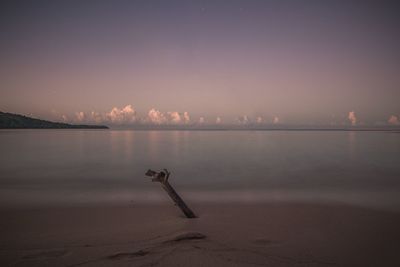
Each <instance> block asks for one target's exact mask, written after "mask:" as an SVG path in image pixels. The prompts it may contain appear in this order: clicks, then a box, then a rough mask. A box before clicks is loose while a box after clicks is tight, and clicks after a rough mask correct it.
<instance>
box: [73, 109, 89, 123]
mask: <svg viewBox="0 0 400 267" xmlns="http://www.w3.org/2000/svg"><path fill="white" fill-rule="evenodd" d="M75 119H76V120H77V121H78V122H83V121H85V120H86V114H85V112H83V111H80V112H76V113H75Z"/></svg>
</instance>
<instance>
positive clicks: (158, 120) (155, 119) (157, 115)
mask: <svg viewBox="0 0 400 267" xmlns="http://www.w3.org/2000/svg"><path fill="white" fill-rule="evenodd" d="M147 119H148V121H149V122H151V123H154V124H163V123H165V122H166V121H167V118H166V117H165V116H164V114H163V113H161V112H160V111H158V110H156V109H154V108H152V109H150V110H149V113H148V114H147Z"/></svg>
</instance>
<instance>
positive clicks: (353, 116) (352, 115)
mask: <svg viewBox="0 0 400 267" xmlns="http://www.w3.org/2000/svg"><path fill="white" fill-rule="evenodd" d="M347 118H348V119H349V121H350V122H351V125H353V126H354V125H356V124H357V117H356V113H355V112H354V111H350V112H349V115H348V116H347Z"/></svg>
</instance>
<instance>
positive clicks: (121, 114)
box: [106, 105, 136, 124]
mask: <svg viewBox="0 0 400 267" xmlns="http://www.w3.org/2000/svg"><path fill="white" fill-rule="evenodd" d="M106 118H107V119H108V120H109V121H110V122H111V123H116V124H129V123H133V122H135V121H136V111H135V110H134V109H133V108H132V106H131V105H127V106H125V107H124V108H123V109H119V108H117V107H114V108H112V109H111V111H110V112H108V113H106Z"/></svg>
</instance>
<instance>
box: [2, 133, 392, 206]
mask: <svg viewBox="0 0 400 267" xmlns="http://www.w3.org/2000/svg"><path fill="white" fill-rule="evenodd" d="M0 147H1V150H0V162H1V163H0V194H1V195H0V196H1V200H2V203H3V204H5V203H8V204H10V203H26V202H32V201H36V202H41V201H42V202H49V201H52V202H57V201H59V202H63V201H64V202H71V203H72V202H77V203H78V202H93V201H94V202H96V201H98V202H112V201H127V202H128V201H130V200H134V201H159V200H162V201H164V200H165V199H164V197H165V196H164V192H163V191H162V190H161V189H160V188H159V187H158V186H157V185H155V184H154V183H151V182H150V181H149V179H147V178H144V175H143V174H144V172H145V171H146V170H147V169H148V168H155V169H157V168H158V169H160V168H164V167H166V168H169V169H170V170H171V171H172V174H173V175H172V177H171V180H172V183H173V184H174V185H175V186H176V188H177V189H178V190H179V191H180V192H181V193H182V194H183V195H185V196H186V197H187V198H189V199H192V200H193V201H241V202H243V201H278V200H285V199H286V200H307V201H318V202H321V201H342V202H343V201H344V202H351V203H358V204H364V205H368V206H388V205H391V206H396V207H400V204H399V203H400V199H399V198H398V197H397V195H398V193H399V191H400V181H399V179H400V178H399V177H400V157H399V156H400V134H397V133H385V132H317V131H316V132H312V131H310V132H290V131H288V132H286V131H108V130H3V131H0Z"/></svg>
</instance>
